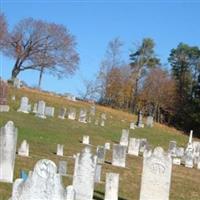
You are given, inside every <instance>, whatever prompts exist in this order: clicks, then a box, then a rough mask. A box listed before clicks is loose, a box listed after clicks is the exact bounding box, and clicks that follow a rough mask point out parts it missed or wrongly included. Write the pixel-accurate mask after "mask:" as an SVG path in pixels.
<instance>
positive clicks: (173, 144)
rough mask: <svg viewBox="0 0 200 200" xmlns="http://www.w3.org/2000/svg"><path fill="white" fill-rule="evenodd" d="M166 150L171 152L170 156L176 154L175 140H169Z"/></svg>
mask: <svg viewBox="0 0 200 200" xmlns="http://www.w3.org/2000/svg"><path fill="white" fill-rule="evenodd" d="M168 152H169V153H170V154H171V156H176V141H170V142H169V149H168Z"/></svg>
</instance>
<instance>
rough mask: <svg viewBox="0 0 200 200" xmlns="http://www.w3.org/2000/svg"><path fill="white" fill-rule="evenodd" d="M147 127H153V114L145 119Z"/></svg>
mask: <svg viewBox="0 0 200 200" xmlns="http://www.w3.org/2000/svg"><path fill="white" fill-rule="evenodd" d="M146 125H147V127H150V128H152V127H153V116H148V117H147V121H146Z"/></svg>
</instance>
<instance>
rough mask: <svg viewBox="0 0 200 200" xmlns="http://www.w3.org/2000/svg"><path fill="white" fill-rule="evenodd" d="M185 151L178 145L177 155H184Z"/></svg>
mask: <svg viewBox="0 0 200 200" xmlns="http://www.w3.org/2000/svg"><path fill="white" fill-rule="evenodd" d="M184 153H185V150H184V148H183V147H176V157H179V158H181V157H183V156H184Z"/></svg>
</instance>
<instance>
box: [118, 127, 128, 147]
mask: <svg viewBox="0 0 200 200" xmlns="http://www.w3.org/2000/svg"><path fill="white" fill-rule="evenodd" d="M128 137H129V130H128V129H122V135H121V139H120V145H124V146H128Z"/></svg>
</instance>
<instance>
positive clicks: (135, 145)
mask: <svg viewBox="0 0 200 200" xmlns="http://www.w3.org/2000/svg"><path fill="white" fill-rule="evenodd" d="M139 150H140V139H136V138H130V140H129V147H128V154H130V155H134V156H138V155H139Z"/></svg>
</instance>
